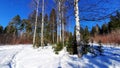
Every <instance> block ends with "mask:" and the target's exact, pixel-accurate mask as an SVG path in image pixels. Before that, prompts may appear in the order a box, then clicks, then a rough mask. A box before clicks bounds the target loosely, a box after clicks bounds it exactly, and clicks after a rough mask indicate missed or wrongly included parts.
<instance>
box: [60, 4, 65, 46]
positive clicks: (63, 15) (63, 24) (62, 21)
mask: <svg viewBox="0 0 120 68" xmlns="http://www.w3.org/2000/svg"><path fill="white" fill-rule="evenodd" d="M61 15H62V16H61V17H62V44H63V46H64V6H62V13H61Z"/></svg>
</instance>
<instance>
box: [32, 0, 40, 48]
mask: <svg viewBox="0 0 120 68" xmlns="http://www.w3.org/2000/svg"><path fill="white" fill-rule="evenodd" d="M38 8H39V0H37V2H36V17H35V30H34V36H33V46H35V45H36V44H35V41H36V40H35V39H36V29H37V20H38Z"/></svg>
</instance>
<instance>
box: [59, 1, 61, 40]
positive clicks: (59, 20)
mask: <svg viewBox="0 0 120 68" xmlns="http://www.w3.org/2000/svg"><path fill="white" fill-rule="evenodd" d="M59 24H60V27H59V29H60V42H61V37H62V36H61V33H62V32H61V31H62V30H61V0H59Z"/></svg>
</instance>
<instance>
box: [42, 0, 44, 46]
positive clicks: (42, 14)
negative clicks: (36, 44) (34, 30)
mask: <svg viewBox="0 0 120 68" xmlns="http://www.w3.org/2000/svg"><path fill="white" fill-rule="evenodd" d="M43 29H44V0H42V25H41V46H44V38H43Z"/></svg>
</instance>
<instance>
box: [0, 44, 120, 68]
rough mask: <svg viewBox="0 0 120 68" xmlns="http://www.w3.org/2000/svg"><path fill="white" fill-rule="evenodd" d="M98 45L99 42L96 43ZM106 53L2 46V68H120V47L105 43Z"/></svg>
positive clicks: (50, 47)
mask: <svg viewBox="0 0 120 68" xmlns="http://www.w3.org/2000/svg"><path fill="white" fill-rule="evenodd" d="M95 45H97V44H95ZM103 49H104V55H103V56H97V57H93V56H92V55H91V54H89V53H88V54H87V55H84V56H83V57H82V58H78V57H77V55H69V54H68V53H67V52H66V49H65V48H64V49H63V50H62V51H61V52H59V54H58V55H57V54H55V53H54V50H53V49H52V46H50V45H49V46H46V47H44V48H38V49H34V48H33V47H32V45H14V46H10V45H3V46H0V68H120V47H118V46H116V47H113V46H107V45H104V47H103Z"/></svg>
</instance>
